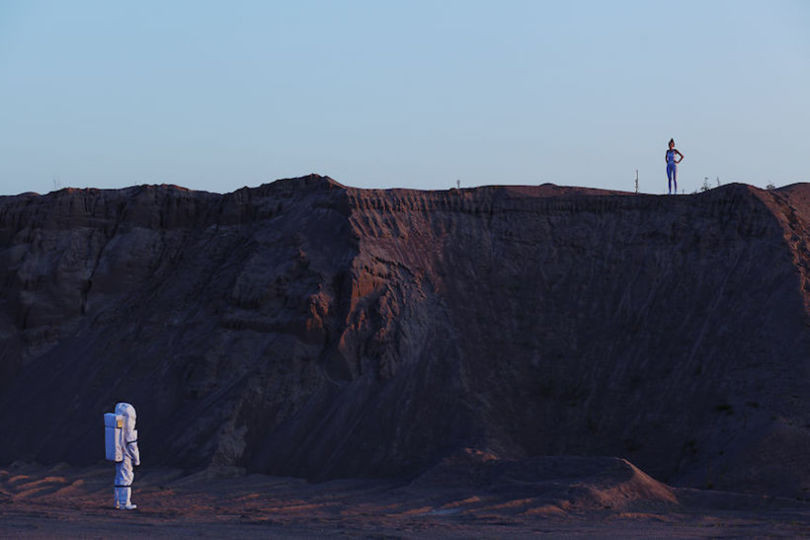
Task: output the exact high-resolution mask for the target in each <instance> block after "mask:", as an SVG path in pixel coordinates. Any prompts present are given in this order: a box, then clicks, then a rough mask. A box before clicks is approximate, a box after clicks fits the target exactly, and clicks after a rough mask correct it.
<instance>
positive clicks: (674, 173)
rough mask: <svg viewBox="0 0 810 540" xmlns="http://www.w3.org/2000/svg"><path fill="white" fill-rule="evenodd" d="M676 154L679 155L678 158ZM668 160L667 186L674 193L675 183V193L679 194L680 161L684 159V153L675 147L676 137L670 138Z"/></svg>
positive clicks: (666, 156) (666, 157) (670, 192)
mask: <svg viewBox="0 0 810 540" xmlns="http://www.w3.org/2000/svg"><path fill="white" fill-rule="evenodd" d="M676 156H678V157H677V158H676ZM664 159H665V160H666V162H667V186H668V187H669V194H670V195H672V185H673V184H674V185H675V195H677V194H678V163H680V162H681V161H683V154H681V153H680V152H678V151H677V150H676V149H675V139H670V140H669V150H667V153H666V155H665V157H664Z"/></svg>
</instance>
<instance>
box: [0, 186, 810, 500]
mask: <svg viewBox="0 0 810 540" xmlns="http://www.w3.org/2000/svg"><path fill="white" fill-rule="evenodd" d="M808 193H810V188H808V186H806V185H797V186H791V187H789V188H784V189H782V190H777V191H768V192H765V191H760V190H757V189H755V188H752V187H750V186H744V185H738V184H733V185H729V186H724V187H722V188H718V189H715V190H712V191H710V192H707V193H704V194H700V195H694V196H678V197H658V196H648V195H634V194H627V193H615V192H606V191H600V190H587V189H581V188H564V187H559V186H553V185H543V186H523V187H505V186H490V187H482V188H477V189H464V190H450V191H441V192H424V191H412V190H388V191H380V190H360V189H353V188H347V187H344V186H342V185H340V184H338V183H337V182H335V181H333V180H331V179H329V178H325V177H320V176H317V175H312V176H309V177H305V178H300V179H290V180H282V181H278V182H275V183H273V184H268V185H265V186H261V187H258V188H255V189H247V188H245V189H242V190H239V191H236V192H234V193H230V194H225V195H218V194H213V193H204V192H193V191H187V190H183V189H181V188H177V187H175V186H140V187H133V188H128V189H124V190H117V191H109V190H61V191H58V192H55V193H51V194H48V195H44V196H37V195H30V194H28V195H21V196H17V197H4V198H0V261H1V262H2V264H0V279H2V283H3V293H2V297H0V432H1V433H4V434H6V435H4V437H3V443H2V444H0V463H10V462H12V461H14V460H16V459H25V460H31V461H39V462H42V463H53V462H57V461H67V462H69V463H72V464H79V465H81V464H90V463H94V462H96V461H97V460H98V459H100V458H101V457H102V454H101V452H102V451H101V447H102V444H103V442H102V437H103V431H102V430H101V429H100V422H101V420H100V419H101V415H102V413H104V412H106V411H109V410H110V409H111V408H112V406H113V405H114V403H115V402H116V401H118V400H126V401H130V402H132V403H134V404H135V406H136V407H137V409H138V413H139V414H138V418H139V426H138V427H139V431H140V439H141V441H140V443H141V449H142V452H143V454H144V456H145V459H148V460H149V461H150V462H151V463H158V464H162V465H165V466H182V467H196V466H200V467H203V466H208V465H217V466H239V467H245V468H247V469H248V470H251V471H260V472H266V473H272V474H278V475H294V476H303V477H307V478H310V479H317V480H322V479H327V478H338V477H353V476H377V477H379V476H389V477H390V476H395V477H401V478H415V477H417V476H419V475H420V474H421V473H423V472H424V471H426V470H428V469H430V468H431V467H433V466H434V465H436V464H437V463H439V462H440V461H441V460H442V459H443V458H445V457H447V456H452V455H454V454H455V453H456V452H458V451H459V449H463V448H485V449H488V451H490V452H492V453H493V454H494V455H497V456H499V459H501V460H507V461H508V460H517V461H520V460H523V459H525V458H527V457H532V456H544V455H581V456H605V455H607V456H621V457H624V458H627V459H629V460H630V461H632V462H633V463H636V464H638V465H639V466H640V467H641V468H643V469H644V470H645V471H648V472H649V473H650V474H652V475H653V476H654V477H656V478H659V479H662V480H664V481H666V482H668V483H676V484H686V485H692V486H700V487H707V486H712V487H715V488H727V489H747V490H754V491H756V490H763V491H768V492H776V493H789V494H792V495H799V496H804V494H805V492H806V491H807V489H808V487H810V465H808V464H807V462H806V459H805V456H806V455H807V451H808V448H810V428H808V426H810V399H808V397H807V396H808V395H810V394H809V393H808V392H807V382H806V381H808V380H810V373H809V370H810V354H808V353H810V347H809V346H808V345H810V343H809V342H808V340H810V330H808V324H807V323H808V305H810V304H809V303H808V291H810V282H809V281H808V276H810V273H809V272H808V270H809V269H810V255H808V254H810V249H808V246H807V240H808V231H810V228H808V216H810V203H808V201H810V196H809V195H808ZM43 419H47V421H46V425H44V426H43Z"/></svg>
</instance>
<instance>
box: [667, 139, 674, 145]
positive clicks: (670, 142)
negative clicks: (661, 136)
mask: <svg viewBox="0 0 810 540" xmlns="http://www.w3.org/2000/svg"><path fill="white" fill-rule="evenodd" d="M667 144H675V139H670V140H669V142H668V143H667Z"/></svg>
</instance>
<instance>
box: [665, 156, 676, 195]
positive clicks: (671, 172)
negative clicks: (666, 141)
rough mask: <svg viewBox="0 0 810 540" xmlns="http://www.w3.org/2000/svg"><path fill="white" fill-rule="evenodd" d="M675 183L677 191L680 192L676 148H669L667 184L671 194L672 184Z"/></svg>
mask: <svg viewBox="0 0 810 540" xmlns="http://www.w3.org/2000/svg"><path fill="white" fill-rule="evenodd" d="M673 184H674V185H675V193H676V194H677V193H678V164H677V163H675V149H674V148H673V149H672V150H667V186H668V187H669V192H670V194H671V193H672V186H673Z"/></svg>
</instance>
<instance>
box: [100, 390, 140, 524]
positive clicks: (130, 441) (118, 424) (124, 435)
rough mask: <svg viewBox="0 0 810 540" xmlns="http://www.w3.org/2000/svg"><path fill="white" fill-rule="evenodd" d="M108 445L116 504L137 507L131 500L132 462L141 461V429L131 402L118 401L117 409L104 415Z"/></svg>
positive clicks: (123, 507)
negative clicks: (112, 469)
mask: <svg viewBox="0 0 810 540" xmlns="http://www.w3.org/2000/svg"><path fill="white" fill-rule="evenodd" d="M104 425H105V428H106V431H105V445H106V452H107V459H108V460H110V461H115V490H114V496H115V507H116V508H118V509H121V510H134V509H135V508H137V507H138V506H137V505H135V504H132V501H131V500H130V497H131V495H132V481H133V480H134V478H135V474H134V472H133V471H132V466H133V465H135V466H136V467H137V466H138V465H140V464H141V455H140V452H139V451H138V431H137V430H136V429H135V407H133V406H132V405H130V404H129V403H118V404H116V405H115V413H112V414H111V413H107V414H105V415H104Z"/></svg>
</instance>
